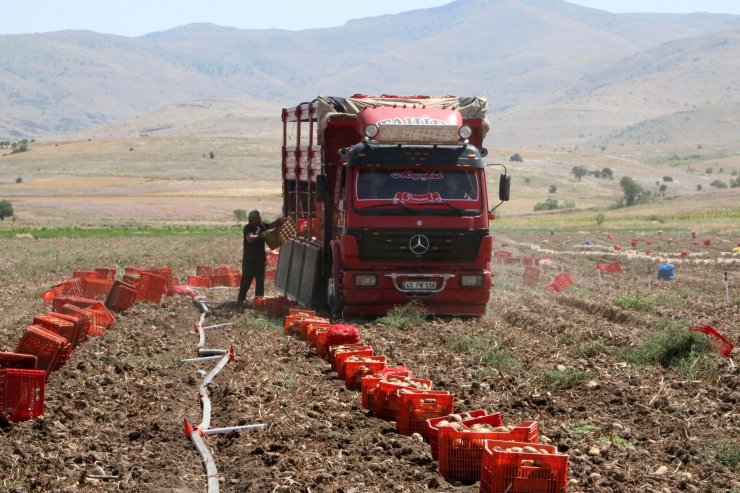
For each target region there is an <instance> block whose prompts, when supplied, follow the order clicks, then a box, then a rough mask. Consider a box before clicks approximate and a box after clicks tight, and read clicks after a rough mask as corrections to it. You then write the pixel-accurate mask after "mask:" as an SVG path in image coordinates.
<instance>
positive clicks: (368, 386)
mask: <svg viewBox="0 0 740 493" xmlns="http://www.w3.org/2000/svg"><path fill="white" fill-rule="evenodd" d="M410 376H411V372H401V373H385V374H383V375H368V376H366V377H364V378H363V379H362V381H361V383H360V388H361V390H362V400H361V404H362V408H363V409H366V410H368V411H373V412H375V394H376V392H377V390H378V386H379V385H380V382H382V381H383V380H385V379H387V378H394V377H395V378H405V377H410Z"/></svg>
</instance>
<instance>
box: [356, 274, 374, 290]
mask: <svg viewBox="0 0 740 493" xmlns="http://www.w3.org/2000/svg"><path fill="white" fill-rule="evenodd" d="M377 283H378V279H377V278H376V277H375V274H358V275H356V276H355V286H358V287H361V288H372V287H374V286H375V285H376V284H377Z"/></svg>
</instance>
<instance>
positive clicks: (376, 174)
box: [354, 169, 482, 213]
mask: <svg viewBox="0 0 740 493" xmlns="http://www.w3.org/2000/svg"><path fill="white" fill-rule="evenodd" d="M354 199H355V200H354V202H355V207H356V208H357V209H360V210H362V209H376V210H383V209H386V207H382V206H383V205H389V206H390V205H393V204H395V205H402V206H404V208H405V209H406V210H408V208H413V209H415V212H418V210H419V209H427V208H430V207H431V208H433V209H440V210H446V211H450V210H452V211H459V212H461V213H462V212H472V210H475V211H479V210H480V209H481V207H482V206H481V201H480V185H479V181H478V174H477V173H476V171H474V170H439V171H437V170H435V171H420V170H388V169H383V170H378V169H357V171H356V174H355V193H354ZM435 205H443V206H446V207H441V208H440V207H432V206H435ZM450 206H452V207H450Z"/></svg>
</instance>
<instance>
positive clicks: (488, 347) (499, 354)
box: [447, 333, 521, 375]
mask: <svg viewBox="0 0 740 493" xmlns="http://www.w3.org/2000/svg"><path fill="white" fill-rule="evenodd" d="M447 347H448V348H449V349H450V350H452V351H455V352H456V353H462V354H466V355H468V356H469V357H470V358H471V359H472V360H473V361H475V362H476V363H478V364H481V365H484V366H490V367H493V368H496V369H497V370H498V371H500V372H501V373H503V374H507V375H514V374H516V373H518V372H519V370H520V368H521V364H520V362H519V360H517V359H516V358H515V357H514V356H512V354H511V352H510V351H508V350H507V349H506V348H504V347H501V346H500V345H499V344H498V343H497V342H496V341H494V340H493V337H491V335H490V334H487V333H483V334H478V335H474V336H468V335H460V336H457V337H455V338H454V339H452V340H451V341H449V342H448V343H447Z"/></svg>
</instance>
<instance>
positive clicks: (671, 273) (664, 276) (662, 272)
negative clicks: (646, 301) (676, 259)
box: [658, 264, 676, 281]
mask: <svg viewBox="0 0 740 493" xmlns="http://www.w3.org/2000/svg"><path fill="white" fill-rule="evenodd" d="M675 278H676V267H675V266H674V265H673V264H665V265H661V266H660V267H658V279H660V280H661V281H672V280H674V279H675Z"/></svg>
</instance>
